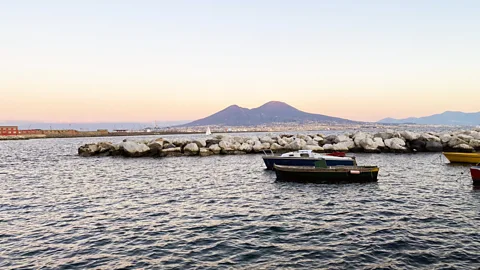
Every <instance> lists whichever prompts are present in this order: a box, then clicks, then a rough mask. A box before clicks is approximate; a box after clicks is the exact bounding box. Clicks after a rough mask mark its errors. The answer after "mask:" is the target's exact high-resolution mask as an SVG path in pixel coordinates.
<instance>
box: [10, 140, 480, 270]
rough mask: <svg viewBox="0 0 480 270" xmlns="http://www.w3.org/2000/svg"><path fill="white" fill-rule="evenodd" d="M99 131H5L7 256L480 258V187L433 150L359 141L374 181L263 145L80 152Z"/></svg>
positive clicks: (262, 263)
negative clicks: (239, 151) (314, 166)
mask: <svg viewBox="0 0 480 270" xmlns="http://www.w3.org/2000/svg"><path fill="white" fill-rule="evenodd" d="M121 139H123V138H111V140H112V141H121ZM103 140H105V138H79V139H45V140H30V141H5V142H0V157H1V159H0V184H1V188H0V268H2V269H30V268H34V269H38V268H44V269H50V268H54V269H72V268H98V269H118V268H124V269H143V268H158V269H169V268H177V269H190V268H197V269H222V268H249V269H278V268H311V269H319V268H330V269H362V268H367V269H416V268H427V269H432V268H435V269H477V268H478V267H480V190H475V189H474V188H473V187H472V185H471V178H470V175H469V173H468V167H467V166H452V165H449V164H446V161H445V160H442V159H441V158H440V155H439V154H438V153H436V154H412V155H396V154H357V155H356V156H357V160H358V162H359V164H360V165H378V166H380V174H379V181H378V183H373V184H344V185H315V184H299V183H280V182H276V181H275V174H274V173H273V172H270V171H265V169H264V165H263V162H262V160H261V157H260V155H245V156H212V157H205V158H199V157H180V158H164V159H159V158H157V159H154V158H141V159H125V158H109V157H106V158H105V157H104V158H81V157H78V156H77V155H76V151H77V148H78V146H79V145H81V144H84V143H87V142H95V141H103Z"/></svg>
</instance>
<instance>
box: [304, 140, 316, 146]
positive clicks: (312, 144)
mask: <svg viewBox="0 0 480 270" xmlns="http://www.w3.org/2000/svg"><path fill="white" fill-rule="evenodd" d="M307 145H310V146H318V141H315V140H313V139H310V140H308V141H307Z"/></svg>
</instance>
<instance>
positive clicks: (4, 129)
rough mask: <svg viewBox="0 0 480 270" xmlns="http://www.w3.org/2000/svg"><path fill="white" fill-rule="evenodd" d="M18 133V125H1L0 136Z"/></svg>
mask: <svg viewBox="0 0 480 270" xmlns="http://www.w3.org/2000/svg"><path fill="white" fill-rule="evenodd" d="M16 135H18V127H17V126H0V136H16Z"/></svg>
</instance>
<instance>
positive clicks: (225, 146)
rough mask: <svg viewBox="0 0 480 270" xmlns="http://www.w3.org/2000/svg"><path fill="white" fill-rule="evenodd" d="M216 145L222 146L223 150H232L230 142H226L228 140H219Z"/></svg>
mask: <svg viewBox="0 0 480 270" xmlns="http://www.w3.org/2000/svg"><path fill="white" fill-rule="evenodd" d="M218 146H220V148H222V150H223V151H230V150H234V146H233V144H232V143H230V142H228V141H221V142H220V143H219V144H218Z"/></svg>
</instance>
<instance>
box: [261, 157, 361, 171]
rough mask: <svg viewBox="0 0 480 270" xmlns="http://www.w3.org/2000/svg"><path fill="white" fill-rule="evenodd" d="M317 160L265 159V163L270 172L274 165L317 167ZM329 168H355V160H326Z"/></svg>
mask: <svg viewBox="0 0 480 270" xmlns="http://www.w3.org/2000/svg"><path fill="white" fill-rule="evenodd" d="M318 160H319V159H316V158H278V157H268V156H267V157H263V162H265V166H267V169H268V170H273V165H274V164H277V165H284V166H312V167H314V166H315V161H318ZM325 161H326V163H327V166H355V165H356V164H355V161H354V160H325Z"/></svg>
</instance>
